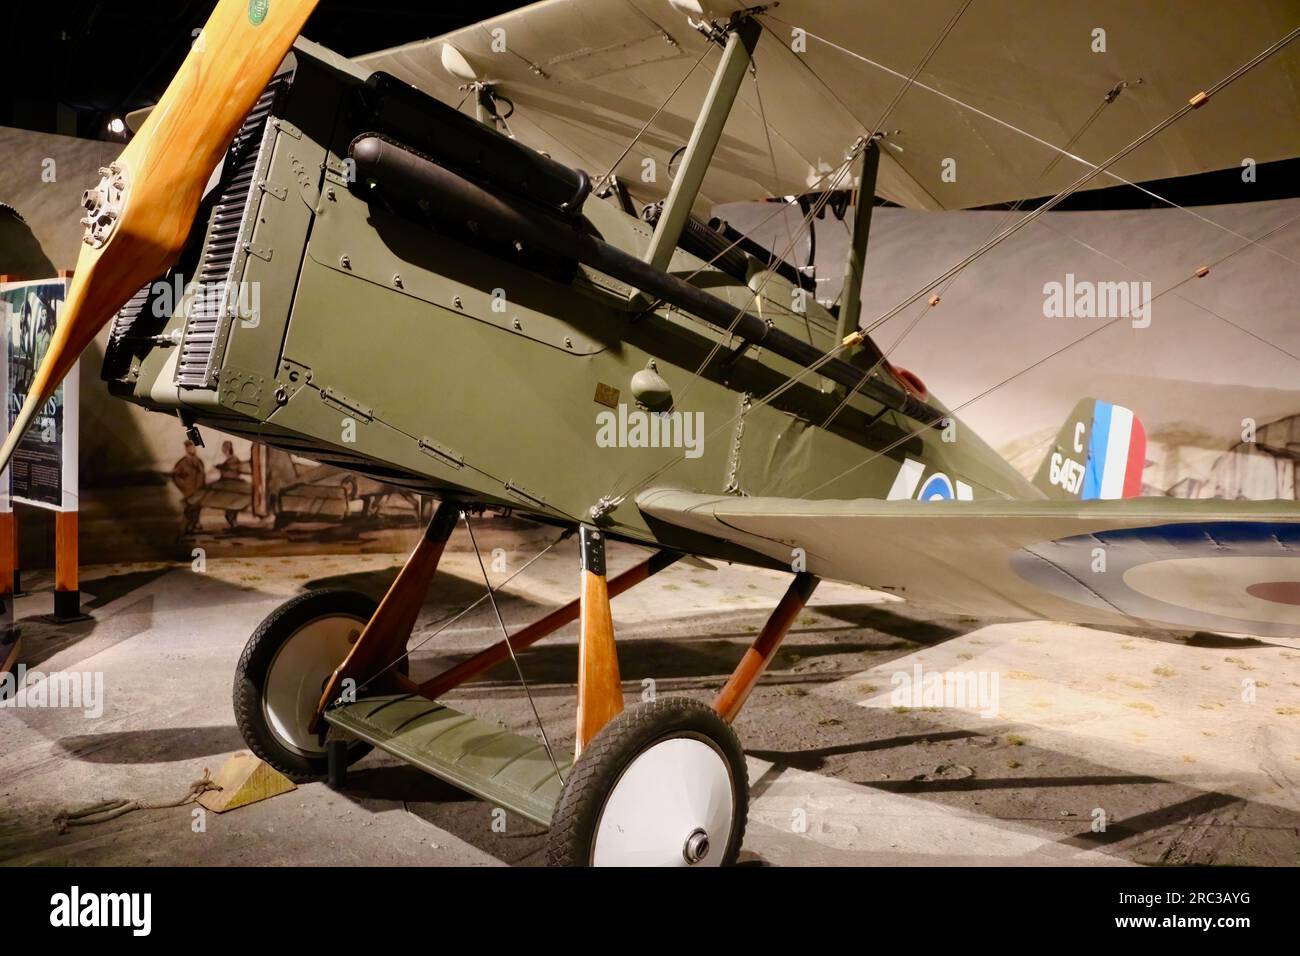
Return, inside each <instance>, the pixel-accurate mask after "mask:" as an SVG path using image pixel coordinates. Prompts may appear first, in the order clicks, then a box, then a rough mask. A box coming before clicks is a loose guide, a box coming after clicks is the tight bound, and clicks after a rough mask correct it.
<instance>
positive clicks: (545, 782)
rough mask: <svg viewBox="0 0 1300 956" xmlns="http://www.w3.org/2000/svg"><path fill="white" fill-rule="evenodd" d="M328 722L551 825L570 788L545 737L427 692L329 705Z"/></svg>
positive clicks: (509, 808) (449, 780) (381, 748)
mask: <svg viewBox="0 0 1300 956" xmlns="http://www.w3.org/2000/svg"><path fill="white" fill-rule="evenodd" d="M325 720H326V721H328V722H329V723H330V724H331V725H332V726H334V727H336V728H338V729H339V730H341V731H344V732H345V733H348V734H351V735H352V736H354V737H359V738H361V739H362V740H365V741H367V742H369V743H371V744H374V745H375V746H376V747H378V748H379V749H380V750H383V751H386V752H388V753H390V754H392V755H393V756H394V757H397V758H399V759H401V760H404V761H406V762H407V763H409V764H412V765H414V766H416V767H419V768H420V769H421V770H424V771H425V772H427V773H430V774H433V776H435V777H437V778H438V779H439V780H445V781H446V782H447V783H450V784H452V785H453V786H456V787H459V788H460V789H462V790H464V791H466V792H467V793H472V794H473V795H474V796H476V797H480V798H481V799H483V800H486V801H488V802H489V803H491V804H494V805H495V806H499V807H504V808H505V809H507V810H509V811H511V812H512V813H517V814H519V815H520V816H521V817H524V818H525V819H528V820H531V821H533V822H534V823H539V824H541V825H542V826H549V825H550V823H551V814H552V813H553V812H554V810H555V805H556V803H557V802H559V799H560V791H561V790H562V789H563V788H564V782H563V781H562V780H561V779H560V777H559V775H558V774H557V773H556V772H555V767H554V766H553V765H552V764H551V760H550V758H549V757H548V756H547V754H546V748H545V747H544V746H543V745H542V743H541V742H540V741H538V740H534V739H533V738H532V737H522V736H520V735H518V734H512V733H510V732H509V731H508V730H505V729H503V728H502V727H500V726H498V725H497V724H492V723H488V722H487V721H483V720H479V719H478V718H476V717H471V716H470V715H469V714H463V713H461V712H460V711H457V710H453V709H452V708H450V707H448V706H446V705H445V704H440V703H437V702H436V701H431V700H425V699H424V698H423V697H411V696H408V695H388V696H381V697H368V698H366V699H364V700H359V701H357V702H356V703H354V704H344V705H342V706H340V707H336V708H333V709H331V710H327V711H326V712H325ZM561 769H562V770H563V769H567V764H566V765H565V766H563V767H562V768H561Z"/></svg>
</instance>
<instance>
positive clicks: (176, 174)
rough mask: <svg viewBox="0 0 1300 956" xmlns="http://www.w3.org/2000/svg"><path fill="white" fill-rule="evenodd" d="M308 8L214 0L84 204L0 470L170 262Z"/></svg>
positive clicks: (267, 0) (283, 0)
mask: <svg viewBox="0 0 1300 956" xmlns="http://www.w3.org/2000/svg"><path fill="white" fill-rule="evenodd" d="M316 2H317V0H220V2H219V3H218V4H217V6H216V9H215V10H213V11H212V16H211V17H209V18H208V22H207V25H206V26H205V27H204V28H203V31H202V33H201V34H200V35H199V36H198V37H197V38H196V39H195V42H194V45H193V46H192V47H191V48H190V52H189V55H188V56H186V57H185V62H184V63H182V64H181V68H180V70H179V71H177V73H176V76H175V77H174V78H173V79H172V81H171V85H169V86H168V87H167V92H165V93H164V94H163V96H162V99H161V100H159V101H158V105H157V106H155V107H154V109H153V112H151V113H150V114H149V117H148V119H146V120H145V122H144V126H143V127H141V129H140V132H139V133H138V134H137V135H136V137H135V138H134V139H133V140H131V142H130V143H128V144H127V147H126V149H124V150H123V151H122V154H121V156H119V157H118V158H117V160H116V161H115V162H114V163H113V164H112V165H111V166H109V167H108V168H107V169H105V170H101V171H100V172H101V174H102V175H103V179H102V180H101V181H100V183H99V185H98V186H97V187H96V188H95V189H93V190H88V191H87V193H86V196H85V199H86V207H87V209H88V216H87V219H85V220H83V222H84V223H86V241H85V244H83V245H82V247H81V253H80V255H79V256H78V257H77V269H76V272H74V273H73V278H72V285H71V287H70V288H69V289H68V295H67V299H66V300H65V301H64V303H63V311H62V312H61V314H60V316H59V323H58V326H57V327H56V328H55V331H54V335H53V337H52V338H51V340H50V347H49V349H48V351H47V352H46V353H45V357H44V359H43V360H42V361H41V366H40V368H39V369H37V371H36V376H35V378H34V379H33V381H32V385H31V389H30V390H29V391H28V393H27V399H26V401H25V402H24V403H23V407H22V409H21V410H20V411H19V413H18V418H17V420H16V421H15V422H14V426H13V428H11V429H10V431H9V434H8V436H7V437H6V438H5V442H4V446H3V447H0V470H2V469H3V468H5V466H7V465H8V464H9V459H10V458H11V457H13V453H14V449H15V448H16V447H17V445H18V441H19V439H21V438H22V436H23V433H24V432H26V431H27V428H28V426H30V425H31V423H32V420H33V419H34V418H35V417H36V413H37V411H38V410H39V409H40V408H41V406H42V405H43V404H44V403H45V401H46V400H47V399H48V398H49V397H50V396H51V395H52V394H54V390H55V389H56V388H58V385H59V383H60V382H61V381H62V380H63V377H64V376H65V375H66V374H67V373H68V371H69V370H70V369H71V368H72V366H73V364H74V363H75V362H76V361H77V357H78V356H79V355H81V353H82V352H83V351H84V350H85V348H86V346H87V345H89V344H90V343H91V341H93V340H94V338H95V336H96V334H97V333H98V332H99V330H100V329H101V328H103V326H104V323H106V322H107V321H108V320H109V319H110V318H112V316H113V315H114V313H116V312H117V310H118V309H120V308H121V307H122V305H123V304H124V303H125V302H126V301H127V300H128V299H129V298H131V296H133V295H134V294H135V293H136V292H138V291H139V290H140V287H141V286H143V285H144V284H145V283H146V282H148V281H149V280H150V279H153V278H156V277H157V276H159V275H161V274H162V273H163V272H165V271H166V270H167V269H168V268H169V267H170V266H171V265H172V264H173V263H174V262H175V261H176V258H177V256H179V254H180V252H181V249H182V247H183V246H184V244H185V239H186V237H187V236H188V235H189V231H190V228H191V226H192V225H193V222H194V215H195V213H196V212H197V211H198V207H199V200H200V199H201V198H202V196H203V187H204V186H205V185H206V184H207V182H208V178H209V177H210V176H211V175H212V171H213V170H214V169H216V167H217V163H218V162H220V161H221V158H222V156H223V155H224V153H225V151H226V148H227V147H228V145H229V144H230V141H231V140H232V139H233V138H234V136H235V132H236V131H237V130H238V128H239V124H240V123H241V122H243V119H244V117H245V116H246V115H248V111H249V110H250V109H252V108H253V104H254V103H256V101H257V98H258V96H259V95H261V93H262V90H263V89H264V88H265V87H266V84H267V83H269V82H270V80H271V77H272V76H273V75H274V73H275V70H276V68H277V67H278V66H279V65H280V62H281V61H282V60H283V59H284V57H285V54H287V53H288V52H289V48H290V47H291V46H292V45H293V41H294V40H295V39H296V38H297V36H298V34H299V32H301V30H302V26H303V23H305V22H306V20H307V16H308V15H309V14H310V13H311V11H312V9H313V8H314V7H315V6H316Z"/></svg>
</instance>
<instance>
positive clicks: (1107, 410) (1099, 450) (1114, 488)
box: [1081, 401, 1147, 501]
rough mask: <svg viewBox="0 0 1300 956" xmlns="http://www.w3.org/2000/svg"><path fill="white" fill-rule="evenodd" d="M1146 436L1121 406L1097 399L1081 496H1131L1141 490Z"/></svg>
mask: <svg viewBox="0 0 1300 956" xmlns="http://www.w3.org/2000/svg"><path fill="white" fill-rule="evenodd" d="M1146 450H1147V436H1146V430H1145V429H1144V428H1143V427H1142V422H1141V421H1139V420H1138V418H1137V417H1136V416H1135V415H1134V414H1133V412H1132V411H1131V410H1129V409H1127V408H1125V407H1124V406H1122V405H1112V404H1111V403H1110V402H1103V401H1097V402H1096V403H1095V404H1094V405H1093V410H1092V428H1091V429H1090V430H1089V436H1088V467H1087V471H1086V472H1085V473H1084V476H1083V491H1082V496H1081V497H1082V498H1083V499H1084V500H1085V501H1087V500H1092V499H1096V498H1103V499H1114V498H1134V497H1137V496H1138V495H1140V494H1141V493H1142V469H1143V468H1144V466H1145V465H1146Z"/></svg>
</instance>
